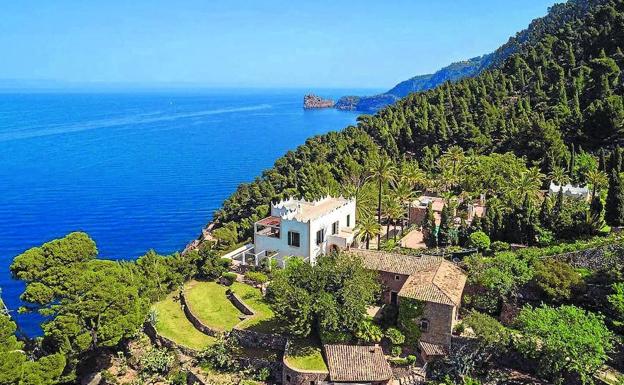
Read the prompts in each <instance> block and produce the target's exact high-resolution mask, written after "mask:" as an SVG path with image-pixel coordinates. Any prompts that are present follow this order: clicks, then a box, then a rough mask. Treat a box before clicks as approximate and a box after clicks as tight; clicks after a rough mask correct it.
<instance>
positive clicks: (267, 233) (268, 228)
mask: <svg viewBox="0 0 624 385" xmlns="http://www.w3.org/2000/svg"><path fill="white" fill-rule="evenodd" d="M281 223H282V218H280V217H275V216H271V217H266V218H264V219H262V220H260V221H258V222H256V223H255V225H254V233H255V234H256V235H261V236H264V237H271V238H279V237H280V225H281Z"/></svg>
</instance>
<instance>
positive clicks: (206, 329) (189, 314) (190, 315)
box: [180, 292, 220, 337]
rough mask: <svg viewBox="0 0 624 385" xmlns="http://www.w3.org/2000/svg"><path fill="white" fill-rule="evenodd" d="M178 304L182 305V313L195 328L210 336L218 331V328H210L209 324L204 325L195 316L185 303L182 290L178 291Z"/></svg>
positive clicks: (214, 335) (213, 335) (215, 334)
mask: <svg viewBox="0 0 624 385" xmlns="http://www.w3.org/2000/svg"><path fill="white" fill-rule="evenodd" d="M180 304H181V305H182V310H183V311H184V315H185V316H186V318H187V319H188V320H189V322H190V323H192V324H193V326H194V327H195V328H196V329H197V330H199V331H200V332H202V333H204V334H207V335H209V336H212V337H216V336H217V335H218V334H219V333H220V332H219V331H218V330H216V329H212V328H210V327H209V326H207V325H204V324H203V323H202V322H201V321H200V320H199V318H197V316H195V314H193V312H192V311H191V308H190V307H189V306H188V304H187V301H186V297H185V296H184V292H180Z"/></svg>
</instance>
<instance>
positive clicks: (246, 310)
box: [226, 290, 254, 315]
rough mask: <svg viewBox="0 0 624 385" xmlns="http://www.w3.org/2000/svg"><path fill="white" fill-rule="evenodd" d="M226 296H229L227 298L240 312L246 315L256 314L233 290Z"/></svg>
mask: <svg viewBox="0 0 624 385" xmlns="http://www.w3.org/2000/svg"><path fill="white" fill-rule="evenodd" d="M226 294H227V297H228V299H229V300H230V302H232V304H233V305H234V306H235V307H236V308H237V309H238V310H240V312H241V313H243V314H245V315H254V312H253V310H252V309H251V307H249V305H247V304H246V303H245V301H243V300H242V299H241V298H239V297H238V296H237V295H236V293H234V292H233V291H232V290H228V291H227V293H226Z"/></svg>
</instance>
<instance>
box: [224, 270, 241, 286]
mask: <svg viewBox="0 0 624 385" xmlns="http://www.w3.org/2000/svg"><path fill="white" fill-rule="evenodd" d="M236 277H237V275H236V274H234V273H229V272H228V273H223V274H222V275H221V278H223V280H224V283H225V284H226V285H228V286H230V285H231V284H233V283H234V282H235V281H236Z"/></svg>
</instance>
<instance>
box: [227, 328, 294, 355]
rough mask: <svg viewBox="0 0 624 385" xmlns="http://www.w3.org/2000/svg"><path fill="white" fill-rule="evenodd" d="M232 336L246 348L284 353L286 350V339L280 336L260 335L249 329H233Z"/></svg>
mask: <svg viewBox="0 0 624 385" xmlns="http://www.w3.org/2000/svg"><path fill="white" fill-rule="evenodd" d="M230 335H232V336H234V337H235V338H236V339H237V340H238V343H239V344H240V345H241V346H243V347H245V348H255V349H271V350H279V351H281V352H283V351H284V350H285V349H286V341H287V339H286V337H284V336H283V335H280V334H267V333H259V332H255V331H253V330H247V329H237V328H234V329H232V332H231V333H230Z"/></svg>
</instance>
